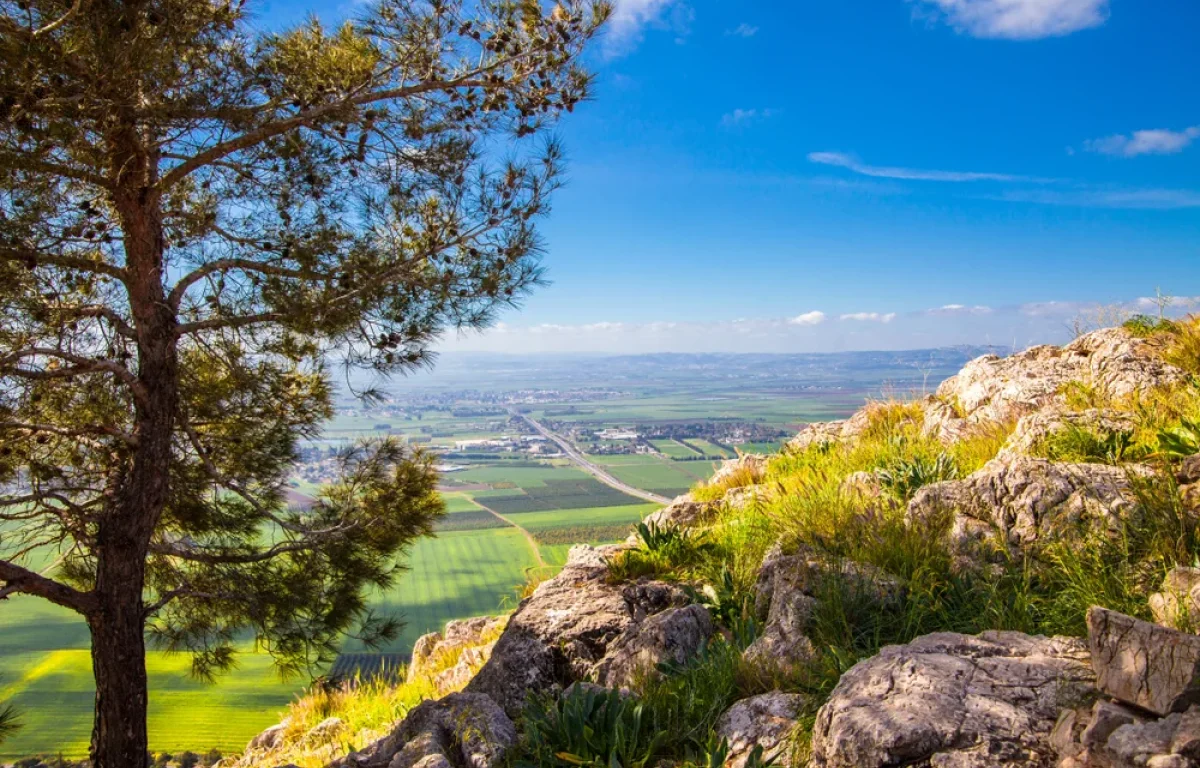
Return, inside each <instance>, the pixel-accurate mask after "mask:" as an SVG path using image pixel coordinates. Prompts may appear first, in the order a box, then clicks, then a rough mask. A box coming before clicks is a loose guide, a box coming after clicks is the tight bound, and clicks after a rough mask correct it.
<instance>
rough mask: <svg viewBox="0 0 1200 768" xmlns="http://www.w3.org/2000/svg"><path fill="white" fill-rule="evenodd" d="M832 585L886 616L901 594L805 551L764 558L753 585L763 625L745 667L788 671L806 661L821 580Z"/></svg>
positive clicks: (775, 551) (872, 572)
mask: <svg viewBox="0 0 1200 768" xmlns="http://www.w3.org/2000/svg"><path fill="white" fill-rule="evenodd" d="M827 579H836V581H837V584H838V586H839V587H840V588H841V589H844V590H848V591H850V592H852V593H853V597H854V598H856V599H862V598H866V599H868V600H871V601H873V602H876V603H879V604H880V608H881V610H886V607H887V603H889V602H891V601H893V600H895V599H896V598H898V597H899V596H900V594H901V587H900V584H899V582H897V581H896V579H894V578H892V577H891V576H888V575H887V574H885V573H883V572H881V571H879V570H878V569H875V568H872V567H871V566H868V565H863V564H861V563H851V562H841V563H833V562H830V561H829V560H828V559H825V558H820V557H817V556H816V555H815V554H814V553H812V552H809V551H802V552H799V553H797V554H794V555H785V554H784V553H783V550H782V549H780V548H779V547H778V545H777V546H775V547H772V548H771V549H770V550H769V551H768V552H767V554H766V556H765V557H764V558H763V564H762V567H761V568H760V569H759V573H758V581H757V582H756V584H755V588H754V594H755V610H756V612H757V613H758V616H759V618H760V619H762V620H764V621H765V623H764V624H763V632H762V634H761V635H760V636H759V637H758V639H757V640H755V641H754V642H753V643H752V644H751V645H750V647H749V648H747V649H746V653H745V657H746V659H747V660H748V661H752V662H754V663H757V664H762V665H771V666H783V667H787V666H791V665H794V664H798V663H800V662H803V661H805V660H807V659H809V658H810V657H811V656H812V653H813V647H812V643H811V642H810V641H809V639H808V636H807V635H806V632H807V630H808V625H809V621H810V619H811V618H812V615H813V611H815V610H816V608H817V599H818V595H819V593H820V590H821V588H822V582H823V580H827Z"/></svg>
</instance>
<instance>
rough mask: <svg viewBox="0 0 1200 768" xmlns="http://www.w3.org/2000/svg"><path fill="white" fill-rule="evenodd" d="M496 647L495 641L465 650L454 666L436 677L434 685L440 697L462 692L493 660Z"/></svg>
mask: <svg viewBox="0 0 1200 768" xmlns="http://www.w3.org/2000/svg"><path fill="white" fill-rule="evenodd" d="M495 647H496V642H495V641H494V640H493V641H492V642H490V643H488V644H487V645H480V646H474V647H470V648H465V649H463V651H462V653H461V654H460V655H459V657H458V662H457V663H456V664H455V665H454V666H452V667H449V668H447V669H444V670H442V671H441V672H439V673H438V674H437V676H436V677H434V679H433V683H434V687H435V688H437V692H438V695H441V696H444V695H446V694H447V693H452V692H454V691H461V690H462V689H463V688H464V687H465V686H466V684H467V683H469V682H470V681H471V678H473V677H474V676H475V673H476V672H478V671H479V670H480V668H482V667H483V665H484V664H486V663H487V660H488V659H489V658H491V655H492V649H493V648H495Z"/></svg>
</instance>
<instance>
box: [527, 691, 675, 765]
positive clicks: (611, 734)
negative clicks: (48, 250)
mask: <svg viewBox="0 0 1200 768" xmlns="http://www.w3.org/2000/svg"><path fill="white" fill-rule="evenodd" d="M667 736H668V733H667V732H664V731H663V730H662V729H661V728H659V727H657V724H656V722H655V720H654V718H653V716H652V714H651V712H650V711H649V710H648V708H647V707H646V705H645V704H643V703H642V702H640V701H638V700H636V699H633V698H631V697H628V696H626V695H625V694H623V693H622V692H620V691H616V690H607V689H596V688H591V687H588V686H575V687H574V688H572V689H571V690H570V691H569V692H567V693H566V694H565V695H563V696H560V697H557V698H553V697H550V698H547V697H534V698H533V699H532V700H531V701H530V703H529V705H528V706H527V708H526V710H525V718H524V735H523V739H522V742H521V746H520V751H521V753H522V757H521V758H520V759H518V760H517V763H516V764H517V765H518V766H521V767H522V768H526V767H527V768H547V766H586V767H588V768H646V767H647V766H651V765H654V764H655V763H656V761H657V760H658V758H659V757H660V756H661V755H662V753H663V747H664V744H665V742H666V740H667Z"/></svg>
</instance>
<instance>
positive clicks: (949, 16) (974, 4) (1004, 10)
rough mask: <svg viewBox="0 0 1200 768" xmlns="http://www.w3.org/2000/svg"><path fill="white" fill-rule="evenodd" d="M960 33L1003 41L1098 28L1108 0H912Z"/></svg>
mask: <svg viewBox="0 0 1200 768" xmlns="http://www.w3.org/2000/svg"><path fill="white" fill-rule="evenodd" d="M914 2H916V3H917V13H918V14H919V15H921V14H924V13H932V14H933V15H934V16H935V17H937V18H940V19H942V20H944V21H945V22H946V23H948V24H949V25H950V26H952V27H954V28H955V29H956V30H958V31H959V32H961V33H963V34H967V35H971V36H973V37H985V38H998V39H1003V40H1036V39H1039V38H1044V37H1061V36H1063V35H1069V34H1071V33H1072V32H1078V31H1079V30H1081V29H1089V28H1091V27H1098V26H1100V25H1101V24H1103V23H1104V22H1105V21H1106V20H1107V19H1108V15H1109V10H1108V7H1109V0H914Z"/></svg>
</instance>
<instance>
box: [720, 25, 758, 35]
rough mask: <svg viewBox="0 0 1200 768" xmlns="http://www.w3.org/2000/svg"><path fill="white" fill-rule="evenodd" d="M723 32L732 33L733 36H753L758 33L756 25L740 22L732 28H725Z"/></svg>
mask: <svg viewBox="0 0 1200 768" xmlns="http://www.w3.org/2000/svg"><path fill="white" fill-rule="evenodd" d="M725 34H727V35H734V36H735V37H754V36H755V35H757V34H758V27H755V26H752V25H750V24H747V23H746V22H744V21H743V22H742V23H741V24H738V25H737V26H736V27H734V28H733V29H727V30H725Z"/></svg>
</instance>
